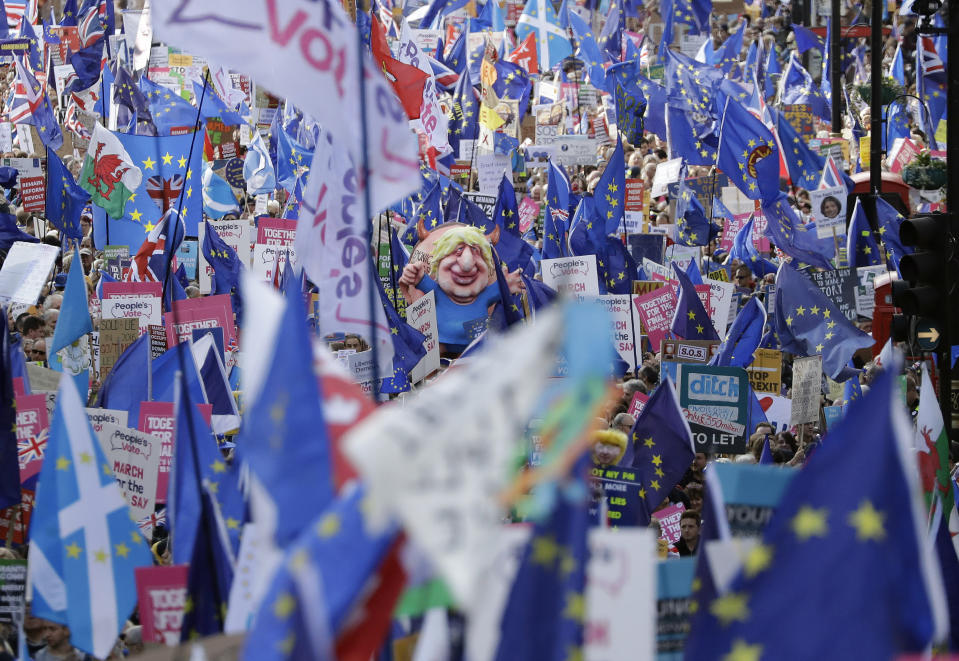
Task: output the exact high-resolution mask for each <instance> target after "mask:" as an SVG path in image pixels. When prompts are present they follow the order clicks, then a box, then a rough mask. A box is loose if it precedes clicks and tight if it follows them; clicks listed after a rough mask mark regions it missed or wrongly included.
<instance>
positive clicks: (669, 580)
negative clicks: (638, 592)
mask: <svg viewBox="0 0 959 661" xmlns="http://www.w3.org/2000/svg"><path fill="white" fill-rule="evenodd" d="M656 570H657V571H656V613H657V617H656V659H657V661H681V660H682V658H683V650H684V649H685V647H686V638H687V637H688V636H689V629H690V626H691V625H692V615H693V609H692V608H691V606H692V590H693V576H695V574H696V558H694V557H689V558H670V559H668V560H663V561H660V562H658V563H657V564H656Z"/></svg>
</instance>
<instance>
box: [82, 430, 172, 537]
mask: <svg viewBox="0 0 959 661" xmlns="http://www.w3.org/2000/svg"><path fill="white" fill-rule="evenodd" d="M97 440H99V441H100V447H102V448H103V453H104V454H105V455H106V456H107V459H108V461H109V462H110V469H111V470H112V471H113V477H114V478H115V479H116V481H117V484H118V485H119V486H120V492H121V493H122V494H123V497H124V498H125V499H126V501H127V503H128V504H129V505H130V510H131V511H132V515H133V519H134V520H135V521H140V520H142V519H144V518H146V517H148V516H150V515H151V514H153V509H154V505H155V504H156V491H157V473H158V471H159V469H160V446H161V445H162V444H163V442H162V441H161V439H159V438H158V437H156V436H153V435H152V434H147V433H144V432H142V431H138V430H136V429H130V428H128V427H120V426H118V425H114V424H110V423H109V422H104V423H103V424H102V426H101V427H100V431H99V432H97ZM147 532H148V533H150V532H152V531H147Z"/></svg>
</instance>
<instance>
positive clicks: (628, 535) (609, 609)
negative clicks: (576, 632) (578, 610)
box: [583, 528, 656, 661]
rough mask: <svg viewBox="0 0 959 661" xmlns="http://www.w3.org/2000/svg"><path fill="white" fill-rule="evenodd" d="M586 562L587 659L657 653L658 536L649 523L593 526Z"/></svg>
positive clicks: (609, 660) (649, 656) (607, 659)
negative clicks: (655, 561)
mask: <svg viewBox="0 0 959 661" xmlns="http://www.w3.org/2000/svg"><path fill="white" fill-rule="evenodd" d="M587 543H588V544H589V551H590V557H589V564H588V565H587V566H586V613H587V617H586V630H585V639H584V641H583V642H584V648H585V649H584V653H585V654H584V658H585V659H587V660H588V661H618V660H619V659H635V660H637V661H641V660H644V659H652V658H653V654H654V648H655V638H654V633H653V632H654V627H655V624H656V616H655V614H654V613H655V611H654V610H653V609H652V608H651V606H652V604H653V600H654V598H655V595H656V575H655V565H654V564H653V563H651V562H650V561H649V559H650V558H651V557H653V555H654V548H655V544H656V540H655V539H654V537H653V535H652V533H651V532H650V531H649V530H648V529H644V528H633V529H628V530H609V529H604V528H596V529H593V530H590V532H589V537H588V540H587Z"/></svg>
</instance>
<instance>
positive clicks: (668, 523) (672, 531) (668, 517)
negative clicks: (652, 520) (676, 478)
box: [653, 503, 686, 544]
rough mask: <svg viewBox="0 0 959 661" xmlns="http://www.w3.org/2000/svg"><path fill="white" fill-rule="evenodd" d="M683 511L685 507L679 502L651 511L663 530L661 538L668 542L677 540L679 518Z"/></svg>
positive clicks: (671, 542) (672, 542) (673, 542)
mask: <svg viewBox="0 0 959 661" xmlns="http://www.w3.org/2000/svg"><path fill="white" fill-rule="evenodd" d="M685 511H686V507H685V506H684V505H683V504H682V503H679V504H677V505H670V506H669V507H664V508H663V509H661V510H659V511H658V512H653V516H655V517H656V518H657V519H659V525H660V527H661V528H662V530H663V534H662V538H663V539H665V540H666V541H667V542H669V543H670V544H675V543H676V542H677V541H679V519H680V517H682V515H683V512H685Z"/></svg>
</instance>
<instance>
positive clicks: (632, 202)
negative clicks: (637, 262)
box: [624, 179, 643, 259]
mask: <svg viewBox="0 0 959 661" xmlns="http://www.w3.org/2000/svg"><path fill="white" fill-rule="evenodd" d="M624 212H625V213H624V223H625V229H626V233H627V234H633V233H638V232H641V231H642V227H643V180H642V179H627V180H626V204H625V207H624ZM633 259H635V257H634V258H633Z"/></svg>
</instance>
